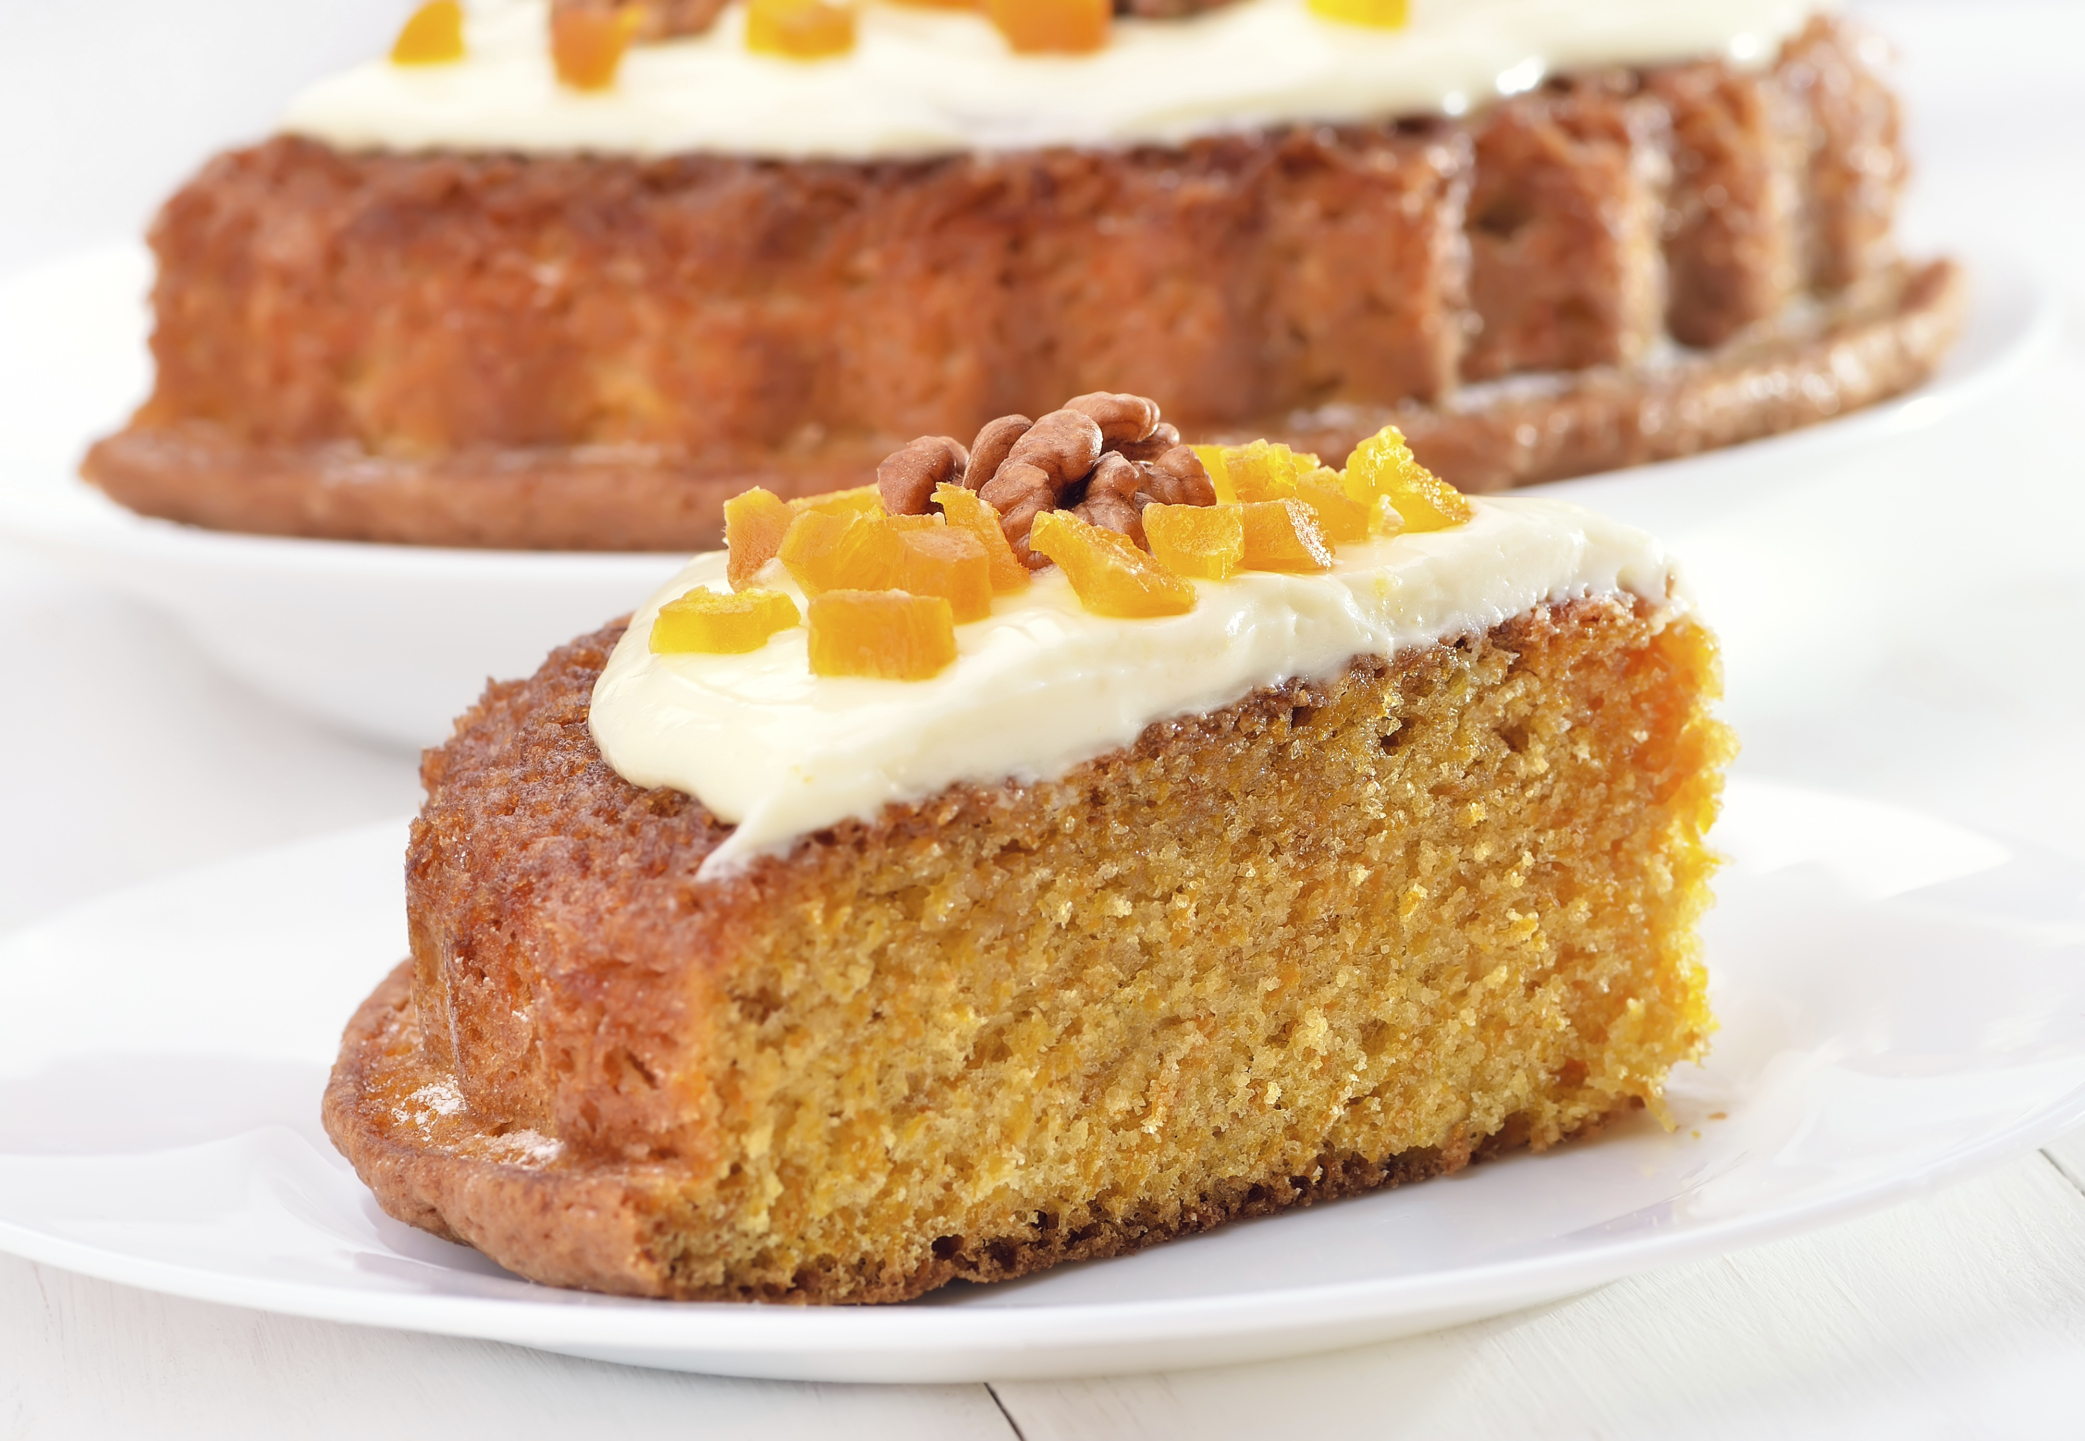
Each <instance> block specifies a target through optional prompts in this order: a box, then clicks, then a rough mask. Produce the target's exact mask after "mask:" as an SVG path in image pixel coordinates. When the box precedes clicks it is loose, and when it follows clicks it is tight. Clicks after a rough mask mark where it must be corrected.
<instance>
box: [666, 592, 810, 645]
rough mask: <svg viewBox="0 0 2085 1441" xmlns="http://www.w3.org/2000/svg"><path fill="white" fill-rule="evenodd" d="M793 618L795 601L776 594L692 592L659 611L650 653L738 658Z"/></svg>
mask: <svg viewBox="0 0 2085 1441" xmlns="http://www.w3.org/2000/svg"><path fill="white" fill-rule="evenodd" d="M798 619H799V617H798V615H797V610H796V602H795V601H793V600H791V599H790V598H789V597H788V596H786V595H784V594H782V592H780V591H778V590H741V591H734V592H731V593H728V594H727V593H726V592H724V591H717V590H691V591H689V592H687V593H686V594H685V595H681V596H677V597H675V598H674V599H672V600H669V601H667V602H666V604H664V605H662V606H660V607H659V616H658V619H656V620H654V621H653V622H652V635H651V646H652V654H654V655H684V654H689V653H696V654H705V655H743V654H745V653H746V652H747V651H755V650H759V649H760V648H761V647H762V646H764V645H766V644H767V643H768V640H769V638H770V637H772V636H773V635H774V634H775V632H776V631H783V630H788V629H789V628H790V627H791V626H793V625H795V624H796V623H797V621H798Z"/></svg>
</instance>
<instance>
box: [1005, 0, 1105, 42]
mask: <svg viewBox="0 0 2085 1441" xmlns="http://www.w3.org/2000/svg"><path fill="white" fill-rule="evenodd" d="M985 12H986V13H987V14H989V15H990V16H991V17H992V23H993V24H994V25H996V26H998V27H999V33H1000V34H1002V35H1004V36H1005V37H1006V43H1007V44H1009V45H1011V46H1013V48H1014V50H1015V52H1016V53H1017V54H1021V55H1083V54H1085V53H1086V52H1088V51H1091V50H1098V49H1100V48H1101V47H1102V46H1104V45H1106V44H1107V43H1108V23H1109V21H1110V20H1112V19H1113V18H1114V13H1115V7H1114V4H1113V3H1112V0H985Z"/></svg>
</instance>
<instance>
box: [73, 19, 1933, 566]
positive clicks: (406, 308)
mask: <svg viewBox="0 0 2085 1441" xmlns="http://www.w3.org/2000/svg"><path fill="white" fill-rule="evenodd" d="M444 7H447V8H446V9H445V8H444ZM1118 8H1121V9H1122V10H1123V12H1124V13H1122V14H1119V15H1115V14H1111V13H1110V11H1109V7H1108V5H1107V3H1106V0H989V3H985V4H983V5H981V6H980V7H978V8H970V7H968V6H964V5H960V4H958V5H957V6H955V7H954V8H949V7H946V6H938V5H937V6H926V7H924V8H923V7H922V6H921V5H918V4H912V5H906V4H896V3H885V0H865V3H863V4H861V5H860V6H858V7H855V6H849V5H838V4H833V3H828V0H733V3H731V4H728V5H722V6H719V5H717V4H716V3H714V0H694V3H690V0H674V3H665V0H645V3H641V4H623V5H621V6H613V5H610V4H608V3H607V0H599V3H594V4H582V3H567V4H560V5H557V6H551V5H548V4H546V3H545V0H480V3H476V4H473V5H472V6H471V7H470V9H469V11H468V13H467V14H466V13H464V12H461V11H456V10H455V7H454V6H453V5H452V4H450V0H436V3H435V4H432V5H429V6H427V7H425V8H424V9H423V11H422V13H421V15H419V16H416V17H415V23H414V25H413V26H408V29H407V33H406V34H405V35H402V36H401V38H400V44H399V50H398V52H397V53H396V54H395V55H394V57H393V58H391V59H386V60H380V61H376V62H372V63H371V64H369V65H366V66H363V67H361V68H359V69H356V70H354V71H351V72H349V73H346V74H343V75H341V76H338V77H336V78H334V79H333V80H330V81H327V82H324V83H322V84H320V85H318V86H317V87H315V88H314V89H312V90H311V91H309V92H308V93H307V94H305V95H304V96H303V97H301V98H300V99H299V100H298V101H297V102H296V103H295V104H294V105H293V106H292V107H291V109H290V111H289V113H288V115H287V116H286V117H285V120H284V123H283V126H282V132H281V133H280V134H279V135H277V136H276V137H274V138H272V139H269V140H266V141H264V142H263V143H261V144H259V145H256V146H253V147H251V148H248V149H243V150H238V151H234V152H232V153H229V154H226V155H223V156H220V157H219V158H217V159H216V160H214V161H212V162H211V163H210V164H209V165H208V166H206V167H205V168H204V170H203V172H202V173H201V174H200V175H198V176H197V177H196V178H195V179H194V180H193V181H192V182H191V183H190V184H189V185H187V186H186V187H185V188H184V189H183V190H182V191H181V192H180V193H179V194H177V195H175V196H174V197H173V198H172V199H171V200H170V201H169V202H168V203H167V205H166V207H165V208H164V210H163V211H162V212H161V214H160V216H159V219H158V221H157V222H156V224H155V225H154V227H153V231H152V237H151V239H152V245H153V248H154V250H155V251H156V253H157V256H158V260H159V279H158V283H157V286H156V288H155V291H154V307H155V312H156V316H157V326H156V330H155V332H154V336H153V353H154V356H155V359H156V361H157V366H158V371H157V381H156V383H155V387H154V390H153V392H152V395H151V397H150V398H149V399H148V400H147V401H146V402H145V404H144V405H143V407H142V408H141V409H140V410H139V411H138V412H137V414H136V416H135V417H134V418H133V419H132V421H131V423H130V424H129V426H127V427H126V428H125V429H124V430H123V431H121V432H120V433H119V434H116V435H114V436H111V437H109V438H107V439H106V440H104V441H102V442H101V443H100V444H98V445H97V446H96V447H95V448H94V449H93V451H92V452H91V453H90V454H89V456H88V458H87V461H86V464H85V474H86V475H87V476H88V478H89V479H91V480H92V481H93V482H94V483H95V484H97V485H99V486H101V487H102V488H103V489H104V490H106V491H107V492H108V493H109V494H110V495H112V496H114V497H115V498H117V499H118V500H120V501H122V502H124V503H125V504H127V505H129V506H131V507H133V508H135V509H137V510H140V511H143V512H145V513H147V514H151V515H158V516H165V517H170V518H173V519H177V520H184V521H189V522H193V523H196V524H200V525H206V526H215V527H221V528H227V529H234V530H249V531H262V532H268V533H275V534H289V535H312V536H334V537H346V538H355V539H366V540H382V541H405V542H419V543H428V544H442V545H480V546H503V547H549V548H586V549H645V550H659V549H688V548H695V547H708V546H713V545H715V544H716V543H717V542H718V538H719V535H720V529H719V527H720V506H721V503H722V501H723V500H724V499H725V498H726V497H727V496H729V495H732V494H735V493H736V492H738V491H740V490H742V489H745V488H746V487H747V486H748V485H754V484H758V485H761V486H763V487H765V488H767V489H770V490H772V491H774V492H775V493H777V494H779V495H782V496H784V497H793V496H799V495H804V494H810V493H814V492H818V491H823V490H828V489H832V488H835V487H841V486H845V485H852V484H858V483H860V481H861V479H862V478H863V477H865V476H866V474H867V473H868V472H869V470H870V469H871V468H872V467H873V466H874V464H875V463H876V461H877V459H878V458H879V457H881V456H882V455H883V454H884V453H885V452H887V451H888V450H889V449H890V448H891V447H892V446H894V445H896V444H898V443H899V442H900V441H902V440H903V439H905V438H906V437H908V436H911V435H914V434H919V433H938V432H950V433H955V434H968V433H970V432H971V431H973V430H975V429H976V427H977V426H978V425H980V424H981V423H982V422H983V421H985V420H986V419H989V418H990V417H992V416H994V415H998V414H1002V413H1006V412H1010V411H1022V412H1027V413H1030V414H1034V413H1037V412H1038V411H1040V410H1041V409H1043V408H1046V407H1047V406H1049V405H1051V404H1054V403H1055V402H1056V400H1057V398H1059V397H1061V396H1063V395H1066V394H1070V393H1074V392H1078V391H1083V390H1089V389H1096V388H1097V389H1106V390H1127V391H1136V392H1142V393H1150V394H1159V395H1164V396H1166V397H1168V403H1169V406H1170V408H1171V411H1172V414H1173V418H1174V420H1175V421H1176V423H1177V424H1179V425H1180V426H1181V428H1182V429H1183V431H1184V432H1185V433H1186V434H1188V435H1189V436H1190V438H1193V439H1197V440H1221V439H1227V438H1242V437H1244V436H1250V435H1266V436H1271V437H1275V438H1279V439H1284V440H1288V441H1290V442H1292V443H1294V444H1296V445H1297V446H1299V447H1301V448H1304V449H1310V450H1315V451H1318V452H1320V453H1325V454H1344V453H1345V452H1346V450H1347V449H1349V448H1351V447H1352V446H1353V445H1354V444H1355V443H1356V442H1357V441H1358V440H1360V439H1361V438H1363V437H1364V436H1366V435H1369V434H1372V433H1373V432H1374V431H1376V430H1377V429H1378V428H1380V427H1381V426H1382V425H1383V424H1385V423H1386V422H1393V421H1394V422H1395V423H1396V424H1398V425H1399V426H1400V427H1401V428H1402V429H1403V430H1404V432H1405V433H1406V435H1407V436H1408V438H1409V439H1410V441H1411V443H1412V445H1413V446H1414V448H1415V449H1416V451H1417V453H1418V454H1419V455H1420V456H1421V457H1423V458H1425V459H1426V460H1427V461H1428V463H1429V464H1431V465H1433V466H1434V467H1435V468H1436V469H1438V470H1439V471H1440V472H1441V473H1442V474H1444V475H1446V476H1447V477H1448V478H1450V479H1451V480H1452V481H1454V482H1455V483H1457V484H1459V485H1461V486H1463V487H1464V488H1465V489H1469V490H1483V491H1488V490H1496V489H1500V488H1503V487H1506V486H1511V485H1516V484H1521V483H1525V482H1528V481H1535V480H1543V479H1549V478H1554V477H1558V476H1563V475H1569V474H1575V473H1581V472H1585V471H1589V470H1597V469H1603V468H1607V467H1611V466H1616V465H1625V464H1631V463H1635V462H1639V461H1644V460H1652V459H1658V458H1663V457H1668V456H1673V455H1679V454H1685V453H1688V452H1690V451H1694V450H1699V449H1704V448H1708V447H1712V446H1718V445H1724V444H1728V443H1731V442H1733V441H1739V440H1744V439H1748V438H1751V437H1754V436H1758V435H1762V434H1766V433H1770V432H1773V431H1777V430H1784V429H1787V428H1789V427H1791V426H1797V425H1802V424H1807V423H1810V422H1812V421H1816V420H1820V419H1824V418H1826V417H1829V416H1831V415H1834V414H1838V413H1841V412H1843V411H1845V410H1848V409H1851V408H1854V407H1857V406H1860V405H1864V404H1867V403H1869V402H1870V401H1873V400H1876V399H1878V398H1880V397H1883V396H1886V395H1890V394H1893V393H1895V392H1897V391H1899V390H1902V389H1904V388H1906V387H1907V386H1910V385H1912V384H1914V383H1916V382H1917V381H1918V380H1919V379H1921V378H1923V377H1924V376H1925V375H1926V374H1927V373H1928V372H1929V371H1930V369H1931V368H1932V366H1933V365H1934V364H1935V363H1936V361H1937V360H1938V358H1939V356H1940V354H1941V353H1942V351H1943V350H1944V349H1945V347H1946V345H1947V343H1948V341H1949V339H1950V338H1951V337H1952V335H1953V334H1954V332H1955V329H1956V326H1957V324H1958V322H1959V317H1960V306H1961V298H1962V291H1961V281H1960V277H1959V275H1958V274H1957V273H1956V272H1955V270H1954V269H1953V268H1952V267H1951V266H1949V265H1947V264H1945V263H1931V264H1910V263H1906V262H1905V261H1903V260H1902V259H1900V258H1899V257H1898V255H1897V254H1896V252H1895V249H1894V247H1893V245H1892V243H1891V223H1892V216H1893V213H1894V210H1895V206H1896V200H1897V195H1898V191H1899V188H1900V186H1901V183H1902V179H1903V176H1904V173H1905V163H1904V158H1903V155H1902V152H1901V147H1900V144H1899V135H1898V118H1897V107H1896V103H1895V101H1894V99H1893V98H1892V96H1891V95H1890V93H1889V91H1888V90H1887V89H1886V88H1885V86H1884V84H1883V83H1882V81H1881V80H1880V79H1879V78H1878V75H1877V73H1876V69H1875V64H1874V60H1875V53H1874V45H1873V43H1872V41H1870V40H1867V39H1864V38H1862V37H1861V36H1859V35H1858V34H1856V33H1855V32H1854V31H1852V30H1851V29H1850V28H1849V27H1847V26H1845V25H1843V24H1841V23H1840V22H1838V21H1836V20H1834V19H1832V18H1830V17H1829V16H1826V15H1822V14H1816V13H1813V12H1812V7H1811V5H1810V4H1809V3H1808V0H1705V3H1688V4H1675V3H1672V0H1580V3H1570V4H1565V3H1558V0H1413V3H1412V4H1411V6H1410V7H1409V8H1408V7H1407V5H1406V4H1405V3H1404V0H1234V3H1228V4H1221V3H1219V4H1213V5H1212V4H1206V3H1202V0H1194V3H1185V4H1174V3H1169V0H1138V3H1136V4H1133V5H1127V6H1122V7H1118ZM1190 12H1192V13H1190ZM442 14H448V15H449V16H450V22H449V28H448V30H447V31H444V30H443V27H442V25H440V24H437V23H434V22H435V21H438V20H439V19H440V17H441V15H442ZM459 17H460V18H459ZM416 26H417V27H418V28H417V29H416V28H415V27H416Z"/></svg>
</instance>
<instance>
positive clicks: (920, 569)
mask: <svg viewBox="0 0 2085 1441" xmlns="http://www.w3.org/2000/svg"><path fill="white" fill-rule="evenodd" d="M897 578H898V589H899V590H902V591H906V592H908V593H909V594H912V595H938V596H940V597H941V598H942V599H943V600H945V601H947V602H948V604H949V608H950V609H951V610H953V611H954V612H955V617H956V624H957V625H961V624H963V623H964V622H965V621H973V620H983V619H984V618H985V617H986V616H988V615H990V614H991V613H992V566H991V562H990V561H988V560H986V559H985V547H984V543H983V542H982V541H980V540H979V539H978V538H977V537H976V536H974V535H972V534H971V533H970V532H969V531H967V530H958V529H955V528H953V527H950V526H946V525H937V526H935V527H933V528H932V529H930V530H901V531H899V532H898V577H897Z"/></svg>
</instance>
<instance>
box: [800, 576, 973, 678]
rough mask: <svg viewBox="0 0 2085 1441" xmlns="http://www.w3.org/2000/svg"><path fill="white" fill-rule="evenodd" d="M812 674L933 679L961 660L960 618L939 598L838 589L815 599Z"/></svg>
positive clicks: (890, 592)
mask: <svg viewBox="0 0 2085 1441" xmlns="http://www.w3.org/2000/svg"><path fill="white" fill-rule="evenodd" d="M810 631H811V634H810V641H809V647H810V654H811V674H812V675H824V676H847V675H858V676H872V677H875V678H877V679H880V680H931V679H932V678H933V677H935V676H937V675H939V674H940V673H941V672H942V671H944V670H946V669H948V666H949V663H950V662H952V661H953V660H955V658H956V625H955V613H954V611H953V610H952V609H951V607H950V606H949V603H948V602H947V601H946V600H943V599H942V598H941V597H940V596H938V595H908V594H906V593H905V592H904V591H902V590H835V591H828V592H827V593H826V594H824V595H818V596H813V597H812V598H811V627H810Z"/></svg>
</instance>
